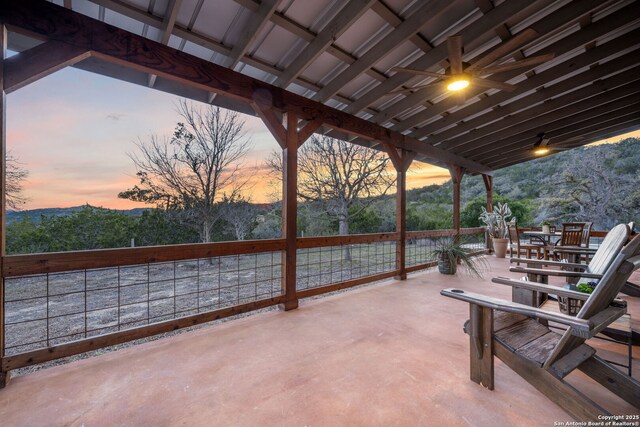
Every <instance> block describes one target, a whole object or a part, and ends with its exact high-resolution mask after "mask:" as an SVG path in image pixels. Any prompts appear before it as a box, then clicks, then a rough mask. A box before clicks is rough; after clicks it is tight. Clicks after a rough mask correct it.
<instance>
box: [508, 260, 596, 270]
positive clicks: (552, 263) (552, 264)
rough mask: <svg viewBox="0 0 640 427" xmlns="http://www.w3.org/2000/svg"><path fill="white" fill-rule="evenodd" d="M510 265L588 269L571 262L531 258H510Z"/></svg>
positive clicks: (584, 265)
mask: <svg viewBox="0 0 640 427" xmlns="http://www.w3.org/2000/svg"><path fill="white" fill-rule="evenodd" d="M511 262H512V263H520V264H527V265H529V264H534V265H542V266H549V267H569V268H581V269H583V270H584V269H586V268H587V267H588V265H587V264H578V263H571V262H561V261H549V260H544V259H532V258H511Z"/></svg>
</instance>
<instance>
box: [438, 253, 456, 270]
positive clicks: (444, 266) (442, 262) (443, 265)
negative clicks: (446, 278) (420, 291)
mask: <svg viewBox="0 0 640 427" xmlns="http://www.w3.org/2000/svg"><path fill="white" fill-rule="evenodd" d="M457 269H458V265H457V263H455V262H454V263H453V264H451V263H450V262H449V257H446V256H444V255H440V256H439V257H438V271H439V272H440V273H442V274H456V270H457Z"/></svg>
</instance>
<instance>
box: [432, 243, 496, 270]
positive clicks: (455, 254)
mask: <svg viewBox="0 0 640 427" xmlns="http://www.w3.org/2000/svg"><path fill="white" fill-rule="evenodd" d="M472 254H473V250H472V249H470V248H466V247H464V246H463V244H462V243H460V242H459V241H457V240H456V239H453V238H442V239H439V240H437V241H436V245H435V249H433V250H432V251H431V252H429V254H428V257H429V260H430V261H437V262H438V271H439V272H440V273H442V274H456V271H457V269H458V264H464V265H465V266H466V267H467V271H469V273H471V275H475V276H477V277H482V274H481V272H482V270H483V268H484V263H486V261H485V260H484V259H483V258H481V257H474V256H473V255H472Z"/></svg>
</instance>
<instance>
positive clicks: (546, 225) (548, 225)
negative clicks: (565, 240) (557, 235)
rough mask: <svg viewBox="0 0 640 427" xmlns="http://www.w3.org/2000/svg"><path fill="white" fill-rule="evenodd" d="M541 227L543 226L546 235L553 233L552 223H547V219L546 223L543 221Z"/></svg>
mask: <svg viewBox="0 0 640 427" xmlns="http://www.w3.org/2000/svg"><path fill="white" fill-rule="evenodd" d="M540 225H541V226H542V232H543V233H544V234H549V233H551V223H550V222H549V221H547V220H546V219H545V220H544V221H542V222H541V223H540Z"/></svg>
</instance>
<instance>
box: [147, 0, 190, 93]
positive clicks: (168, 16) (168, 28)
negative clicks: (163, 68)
mask: <svg viewBox="0 0 640 427" xmlns="http://www.w3.org/2000/svg"><path fill="white" fill-rule="evenodd" d="M181 4H182V0H169V2H168V3H167V9H166V11H165V14H164V18H163V19H162V27H161V28H160V32H161V34H162V36H161V37H160V43H162V44H169V39H170V38H171V33H172V32H173V27H174V26H175V24H176V18H177V17H178V12H179V11H180V5H181ZM157 78H158V76H156V75H155V74H149V87H153V85H154V84H156V79H157Z"/></svg>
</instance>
